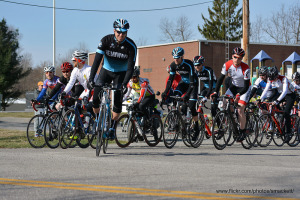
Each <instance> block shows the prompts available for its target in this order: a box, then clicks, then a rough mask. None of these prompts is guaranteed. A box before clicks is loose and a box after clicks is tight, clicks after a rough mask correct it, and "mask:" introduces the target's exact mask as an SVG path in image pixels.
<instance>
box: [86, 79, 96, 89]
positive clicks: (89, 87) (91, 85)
mask: <svg viewBox="0 0 300 200" xmlns="http://www.w3.org/2000/svg"><path fill="white" fill-rule="evenodd" d="M87 87H88V89H89V90H92V89H94V87H95V82H94V81H93V80H92V81H89V82H88V84H87Z"/></svg>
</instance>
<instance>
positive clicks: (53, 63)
mask: <svg viewBox="0 0 300 200" xmlns="http://www.w3.org/2000/svg"><path fill="white" fill-rule="evenodd" d="M52 65H53V66H54V67H55V0H53V61H52ZM55 71H56V70H55Z"/></svg>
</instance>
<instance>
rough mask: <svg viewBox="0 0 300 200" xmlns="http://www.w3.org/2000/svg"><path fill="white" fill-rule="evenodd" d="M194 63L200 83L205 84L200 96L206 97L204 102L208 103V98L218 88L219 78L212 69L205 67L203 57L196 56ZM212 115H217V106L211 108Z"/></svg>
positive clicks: (213, 102)
mask: <svg viewBox="0 0 300 200" xmlns="http://www.w3.org/2000/svg"><path fill="white" fill-rule="evenodd" d="M193 61H194V67H195V70H196V71H195V72H196V75H197V77H198V81H199V82H200V81H201V82H203V87H202V88H201V92H200V96H202V97H204V98H203V101H206V100H207V98H206V97H209V96H210V95H211V93H212V91H213V89H215V87H216V82H217V78H216V75H215V72H214V70H213V69H212V68H210V67H207V66H204V65H203V63H204V61H205V58H204V57H203V56H195V57H194V60H193ZM211 104H215V101H212V102H211ZM211 114H212V117H214V116H215V115H216V106H211Z"/></svg>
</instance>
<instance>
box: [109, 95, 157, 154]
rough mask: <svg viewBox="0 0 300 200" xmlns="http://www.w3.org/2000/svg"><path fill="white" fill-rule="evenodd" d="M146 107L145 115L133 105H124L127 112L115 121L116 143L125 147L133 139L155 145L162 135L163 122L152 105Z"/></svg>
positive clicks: (151, 145)
mask: <svg viewBox="0 0 300 200" xmlns="http://www.w3.org/2000/svg"><path fill="white" fill-rule="evenodd" d="M157 101H158V100H156V101H155V102H154V104H152V105H149V106H148V107H147V113H148V114H147V116H145V115H144V114H143V112H141V111H140V110H138V109H137V108H134V107H133V105H132V104H131V105H126V104H125V106H126V109H127V111H128V114H124V115H122V116H121V117H120V118H119V120H118V121H117V123H116V139H115V140H116V143H117V145H118V146H119V147H121V148H125V147H127V146H129V145H130V144H131V143H132V142H134V141H136V142H137V141H138V140H140V141H143V140H145V142H146V143H147V144H148V145H149V146H150V147H154V146H156V145H157V144H158V143H159V142H160V141H161V138H162V135H163V128H162V127H163V124H162V120H161V117H160V115H158V114H156V113H155V112H154V106H155V105H156V104H157V103H158V102H157Z"/></svg>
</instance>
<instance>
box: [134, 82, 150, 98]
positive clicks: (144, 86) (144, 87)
mask: <svg viewBox="0 0 300 200" xmlns="http://www.w3.org/2000/svg"><path fill="white" fill-rule="evenodd" d="M148 85H149V83H148V82H147V81H145V82H143V83H142V84H141V92H140V97H139V99H138V101H137V102H138V103H141V101H143V99H144V97H145V95H146V92H147V89H148Z"/></svg>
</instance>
